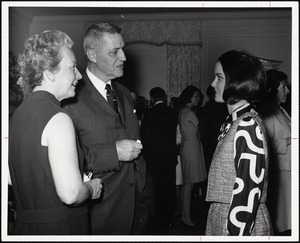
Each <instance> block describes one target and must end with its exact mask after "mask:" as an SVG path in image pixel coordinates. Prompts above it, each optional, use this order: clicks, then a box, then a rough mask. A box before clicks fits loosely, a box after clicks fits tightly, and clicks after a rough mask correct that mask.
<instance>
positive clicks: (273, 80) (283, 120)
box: [260, 70, 292, 235]
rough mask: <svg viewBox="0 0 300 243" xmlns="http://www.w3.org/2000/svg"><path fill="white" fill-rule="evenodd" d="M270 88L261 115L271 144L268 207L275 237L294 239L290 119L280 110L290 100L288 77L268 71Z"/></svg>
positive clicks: (277, 72)
mask: <svg viewBox="0 0 300 243" xmlns="http://www.w3.org/2000/svg"><path fill="white" fill-rule="evenodd" d="M267 79H268V83H269V85H270V90H269V92H268V95H267V96H266V98H265V99H264V101H263V107H262V108H261V110H260V114H261V115H262V117H263V121H264V124H265V126H266V130H267V134H268V138H269V142H270V173H269V175H270V176H269V178H270V179H269V190H268V206H269V210H270V214H271V219H272V223H273V228H274V234H275V235H291V204H292V202H291V117H290V115H289V114H288V112H286V110H285V109H284V108H283V107H282V106H281V105H282V104H284V103H285V102H286V100H287V95H288V93H289V89H288V86H287V80H288V76H287V75H286V74H285V73H284V72H281V71H278V70H268V71H267Z"/></svg>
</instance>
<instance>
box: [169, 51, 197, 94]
mask: <svg viewBox="0 0 300 243" xmlns="http://www.w3.org/2000/svg"><path fill="white" fill-rule="evenodd" d="M200 49H201V46H200V45H168V46H167V65H168V71H167V72H168V74H167V92H168V94H169V96H170V97H173V96H175V97H177V96H179V95H180V93H181V92H182V90H183V89H184V88H185V87H186V86H188V85H195V86H197V87H198V88H199V84H200V64H201V62H200V54H201V52H200V51H201V50H200Z"/></svg>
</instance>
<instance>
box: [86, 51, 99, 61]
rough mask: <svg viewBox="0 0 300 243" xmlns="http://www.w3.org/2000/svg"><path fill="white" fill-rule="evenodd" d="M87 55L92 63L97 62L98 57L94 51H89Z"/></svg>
mask: <svg viewBox="0 0 300 243" xmlns="http://www.w3.org/2000/svg"><path fill="white" fill-rule="evenodd" d="M86 55H87V57H88V59H89V60H90V61H91V62H94V63H95V62H96V59H97V56H96V53H95V51H94V50H93V49H88V50H87V52H86Z"/></svg>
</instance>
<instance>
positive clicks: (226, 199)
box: [205, 103, 273, 236]
mask: <svg viewBox="0 0 300 243" xmlns="http://www.w3.org/2000/svg"><path fill="white" fill-rule="evenodd" d="M218 140H219V142H218V145H217V148H216V151H215V153H214V157H213V160H212V164H211V167H210V171H209V176H208V188H207V196H206V201H208V202H211V206H210V209H209V212H208V219H207V227H206V233H205V234H206V235H239V236H242V235H251V236H254V235H261V236H265V235H272V234H273V230H272V225H271V219H270V215H269V211H268V209H267V207H266V204H265V203H266V200H267V186H268V183H267V182H268V160H269V159H268V149H267V140H266V133H265V130H264V126H263V123H262V120H261V119H260V117H259V116H258V115H257V113H256V112H255V110H253V109H252V107H251V106H250V104H249V103H247V104H244V105H243V106H241V107H239V108H237V109H236V110H235V111H234V112H233V113H232V114H231V115H230V116H228V117H227V119H226V122H225V123H224V124H223V126H222V128H221V134H220V136H219V138H218Z"/></svg>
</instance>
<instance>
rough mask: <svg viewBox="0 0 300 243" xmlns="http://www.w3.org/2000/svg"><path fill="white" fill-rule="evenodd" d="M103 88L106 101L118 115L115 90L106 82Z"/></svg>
mask: <svg viewBox="0 0 300 243" xmlns="http://www.w3.org/2000/svg"><path fill="white" fill-rule="evenodd" d="M105 89H106V98H107V101H108V103H109V104H110V106H111V107H112V108H113V109H114V110H115V112H116V113H117V114H118V115H119V117H120V113H119V109H118V102H117V98H116V94H115V92H114V91H113V90H112V89H111V86H110V84H106V86H105Z"/></svg>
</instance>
